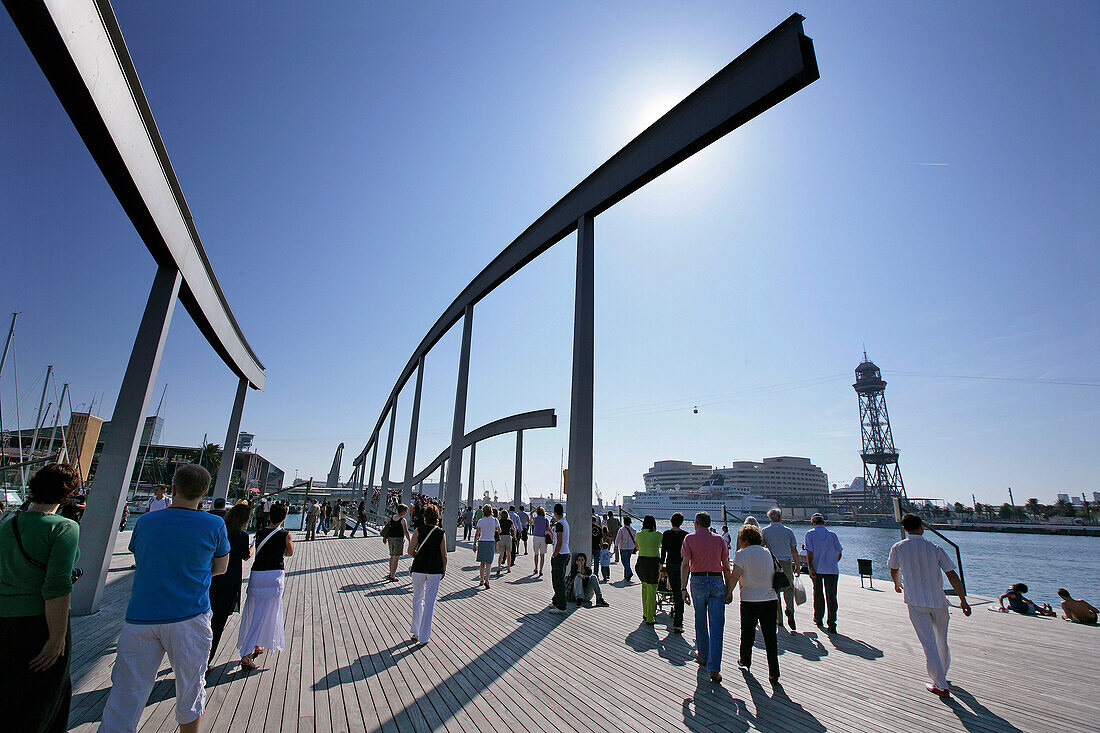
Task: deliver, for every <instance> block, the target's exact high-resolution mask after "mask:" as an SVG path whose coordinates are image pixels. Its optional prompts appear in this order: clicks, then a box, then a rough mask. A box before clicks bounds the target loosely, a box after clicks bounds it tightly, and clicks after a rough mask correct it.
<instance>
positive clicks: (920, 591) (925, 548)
mask: <svg viewBox="0 0 1100 733" xmlns="http://www.w3.org/2000/svg"><path fill="white" fill-rule="evenodd" d="M886 565H887V567H889V568H890V569H891V570H901V575H902V578H903V579H904V593H905V602H906V603H907V604H908V605H910V606H918V607H920V608H947V596H945V595H944V593H943V580H942V579H941V578H940V571H941V570H942V571H943V572H945V573H949V572H951V571H952V570H954V569H955V564H954V563H953V562H951V558H949V557H948V556H947V553H946V552H944V551H943V548H942V547H940V546H939V545H937V544H933V543H932V542H929V541H928V540H926V539H924V537H922V536H920V535H916V534H911V535H909V536H908V537H907V538H905V539H904V540H902V541H901V542H899V543H897V544H896V545H894V546H893V547H891V548H890V559H889V560H888V561H887V563H886Z"/></svg>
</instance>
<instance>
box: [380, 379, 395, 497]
mask: <svg viewBox="0 0 1100 733" xmlns="http://www.w3.org/2000/svg"><path fill="white" fill-rule="evenodd" d="M396 421H397V395H394V397H393V405H391V406H390V429H389V438H388V439H387V440H386V458H385V460H384V461H383V462H382V493H381V494H379V495H378V504H379V507H380V510H379V512H378V513H379V514H382V513H383V512H388V511H389V510H390V494H389V490H390V459H391V458H393V427H394V423H395V422H396Z"/></svg>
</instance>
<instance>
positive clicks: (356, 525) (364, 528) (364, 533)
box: [351, 519, 367, 537]
mask: <svg viewBox="0 0 1100 733" xmlns="http://www.w3.org/2000/svg"><path fill="white" fill-rule="evenodd" d="M360 527H362V528H363V536H364V537H366V536H367V525H366V523H364V522H363V520H362V519H360V520H358V521H356V522H355V526H354V527H352V528H351V536H352V537H354V536H355V530H357V529H359V528H360Z"/></svg>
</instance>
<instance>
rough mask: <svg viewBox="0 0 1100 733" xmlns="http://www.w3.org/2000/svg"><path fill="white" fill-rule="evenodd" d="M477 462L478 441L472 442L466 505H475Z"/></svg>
mask: <svg viewBox="0 0 1100 733" xmlns="http://www.w3.org/2000/svg"><path fill="white" fill-rule="evenodd" d="M476 463H477V443H470V485H469V486H467V487H466V506H473V505H474V466H475V464H476ZM474 519H477V517H474ZM455 521H456V522H457V521H458V520H457V519H456V520H455ZM456 531H457V530H456Z"/></svg>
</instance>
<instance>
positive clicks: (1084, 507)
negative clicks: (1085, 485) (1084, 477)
mask: <svg viewBox="0 0 1100 733" xmlns="http://www.w3.org/2000/svg"><path fill="white" fill-rule="evenodd" d="M1091 510H1092V504H1090V503H1089V500H1088V499H1086V498H1085V497H1083V496H1082V497H1081V511H1083V512H1084V513H1085V520H1086V521H1090V520H1092V511H1091Z"/></svg>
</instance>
